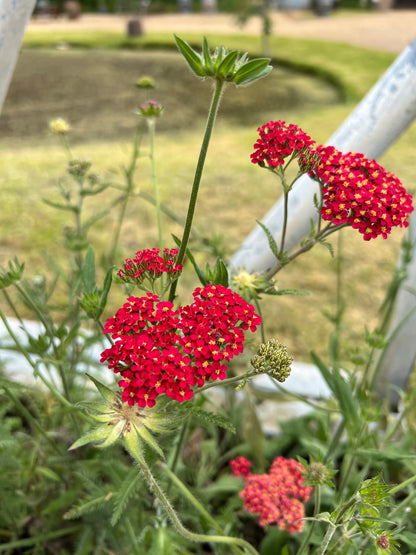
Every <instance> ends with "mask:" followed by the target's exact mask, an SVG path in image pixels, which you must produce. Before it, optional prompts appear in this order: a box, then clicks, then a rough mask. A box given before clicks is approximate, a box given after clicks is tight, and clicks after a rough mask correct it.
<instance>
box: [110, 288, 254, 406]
mask: <svg viewBox="0 0 416 555" xmlns="http://www.w3.org/2000/svg"><path fill="white" fill-rule="evenodd" d="M193 296H194V302H193V303H192V304H190V305H188V306H184V307H179V308H178V309H177V310H174V308H173V304H172V303H170V302H165V301H160V299H159V297H158V296H157V295H152V294H151V293H148V294H147V295H146V297H139V298H137V297H130V298H129V299H127V303H125V304H124V305H123V307H122V308H121V309H119V310H118V311H117V313H116V315H115V316H114V317H113V318H109V319H108V320H107V322H106V325H105V327H104V333H108V334H111V336H112V338H113V339H114V344H113V345H112V346H111V347H110V348H109V349H106V350H105V351H103V353H102V354H101V362H107V363H108V367H109V368H110V369H112V370H113V371H114V372H115V373H120V375H121V376H122V379H121V380H120V381H119V386H120V387H121V388H123V393H122V399H123V401H124V402H126V403H128V404H129V405H134V404H137V405H138V406H139V407H145V406H148V407H152V406H154V405H155V399H156V398H157V397H158V395H160V394H162V393H164V394H166V395H167V396H169V397H171V398H172V399H174V400H176V401H179V402H181V401H184V400H189V399H191V398H192V397H193V395H194V392H193V389H192V388H194V387H202V386H203V385H204V383H205V382H207V381H209V380H211V379H212V380H217V379H219V380H223V379H224V378H225V377H226V370H227V366H226V364H227V362H228V361H229V360H231V359H232V358H233V357H234V356H235V355H237V354H239V353H241V352H242V351H243V342H244V331H245V330H251V331H255V330H256V328H257V326H259V325H260V323H261V319H260V317H259V316H258V315H257V314H256V313H255V311H254V308H253V306H252V305H250V304H248V303H247V302H246V301H245V300H244V299H242V298H241V297H240V296H239V295H238V294H237V293H235V292H233V291H231V290H230V289H227V288H226V287H223V286H222V285H211V284H209V285H207V286H206V287H204V288H203V289H201V288H198V289H196V290H195V291H194V293H193Z"/></svg>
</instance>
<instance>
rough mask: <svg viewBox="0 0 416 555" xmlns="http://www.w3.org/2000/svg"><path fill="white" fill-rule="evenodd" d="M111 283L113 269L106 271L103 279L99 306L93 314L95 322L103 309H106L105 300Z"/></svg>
mask: <svg viewBox="0 0 416 555" xmlns="http://www.w3.org/2000/svg"><path fill="white" fill-rule="evenodd" d="M112 282H113V269H112V268H110V269H109V270H108V271H107V274H106V276H105V278H104V287H103V290H102V293H101V297H100V305H99V307H98V310H97V312H96V314H95V319H96V320H99V318H100V317H101V314H102V313H103V311H104V308H105V307H106V304H107V298H108V294H109V292H110V289H111V284H112Z"/></svg>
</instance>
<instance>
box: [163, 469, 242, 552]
mask: <svg viewBox="0 0 416 555" xmlns="http://www.w3.org/2000/svg"><path fill="white" fill-rule="evenodd" d="M157 464H158V466H159V467H160V468H161V469H162V470H163V471H164V472H165V474H167V475H168V476H169V478H170V479H171V480H172V482H173V483H174V484H175V485H176V486H177V487H178V488H179V489H180V491H181V493H182V494H183V495H184V496H185V497H186V498H187V499H188V501H189V502H190V503H192V505H193V506H194V507H195V509H196V510H197V511H198V512H199V513H200V515H202V516H203V518H205V520H206V521H207V522H209V523H210V524H211V526H212V527H213V528H214V529H215V530H216V531H217V532H218V533H219V534H220V535H221V536H226V534H225V532H224V530H223V529H222V528H221V526H220V525H219V524H218V522H217V521H216V520H215V519H214V518H212V516H211V515H210V514H209V512H208V511H207V510H206V509H205V507H204V506H203V505H202V504H201V503H200V502H199V501H198V500H197V499H196V497H194V496H193V495H192V493H191V492H190V491H189V489H188V488H187V487H186V486H185V484H184V483H183V482H182V481H181V480H179V478H178V477H177V476H176V474H174V473H173V472H172V471H171V470H170V469H169V468H168V467H167V465H166V464H164V463H162V462H159V463H157ZM231 549H232V550H233V551H234V553H238V554H240V553H242V552H241V550H240V549H239V548H238V547H234V546H231Z"/></svg>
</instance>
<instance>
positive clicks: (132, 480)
mask: <svg viewBox="0 0 416 555" xmlns="http://www.w3.org/2000/svg"><path fill="white" fill-rule="evenodd" d="M140 481H141V479H140V474H139V472H138V470H137V468H136V467H134V468H132V469H131V470H130V472H129V473H128V474H127V476H126V477H125V479H124V480H123V483H122V484H121V486H120V487H119V489H118V491H117V493H116V495H115V496H114V497H113V500H114V510H113V516H112V517H111V525H112V526H115V525H116V524H117V522H118V521H119V520H120V518H121V516H122V514H123V513H124V509H125V508H126V506H127V503H128V502H129V501H130V499H131V498H132V497H133V495H134V494H135V492H136V490H137V487H138V485H139V484H140Z"/></svg>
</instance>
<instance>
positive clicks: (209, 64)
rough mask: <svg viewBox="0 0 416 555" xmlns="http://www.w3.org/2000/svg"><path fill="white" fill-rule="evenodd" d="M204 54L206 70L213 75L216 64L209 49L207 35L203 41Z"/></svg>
mask: <svg viewBox="0 0 416 555" xmlns="http://www.w3.org/2000/svg"><path fill="white" fill-rule="evenodd" d="M202 56H203V58H204V65H205V72H206V73H208V74H211V75H212V74H213V73H214V65H213V63H212V58H211V52H210V51H209V46H208V41H207V38H206V37H204V39H203V41H202Z"/></svg>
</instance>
